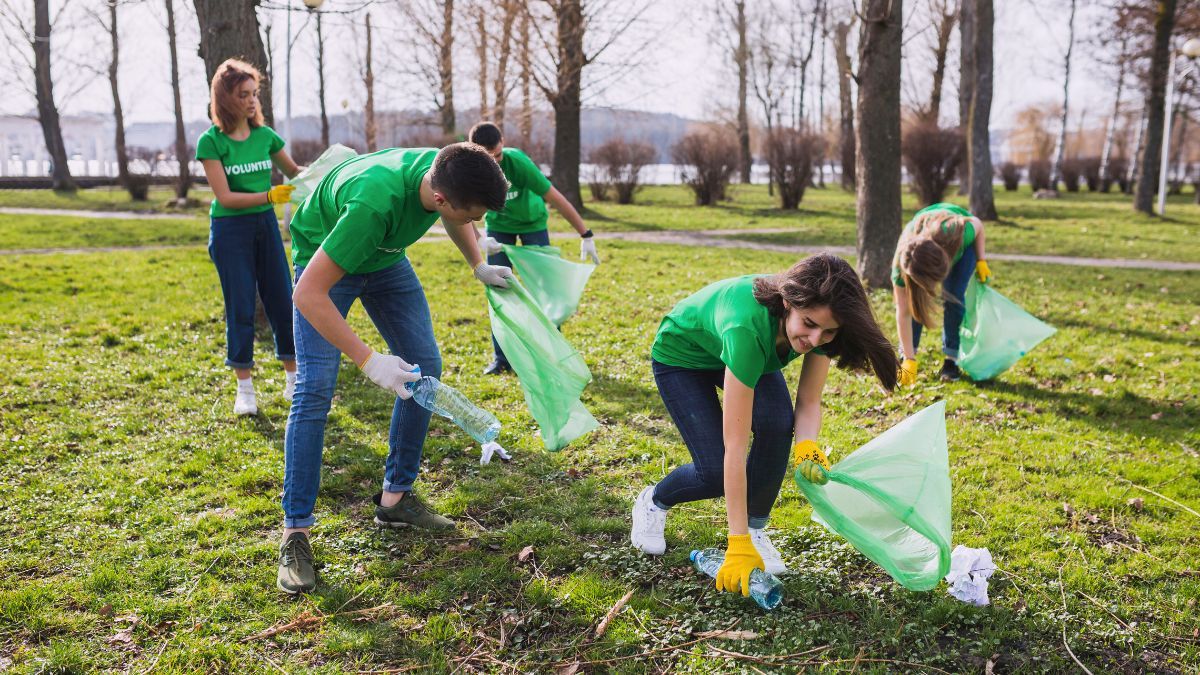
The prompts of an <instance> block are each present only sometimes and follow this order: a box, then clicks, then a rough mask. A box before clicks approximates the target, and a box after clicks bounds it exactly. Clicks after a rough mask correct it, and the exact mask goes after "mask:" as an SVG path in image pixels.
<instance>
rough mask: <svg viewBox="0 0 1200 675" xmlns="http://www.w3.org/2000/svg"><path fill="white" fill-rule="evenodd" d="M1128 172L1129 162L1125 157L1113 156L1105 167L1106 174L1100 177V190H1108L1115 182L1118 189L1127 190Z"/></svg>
mask: <svg viewBox="0 0 1200 675" xmlns="http://www.w3.org/2000/svg"><path fill="white" fill-rule="evenodd" d="M1128 172H1129V162H1128V161H1127V160H1126V159H1125V158H1124V157H1113V158H1112V159H1110V160H1108V166H1107V167H1105V169H1104V175H1103V176H1101V177H1100V191H1101V192H1108V191H1109V190H1111V189H1112V186H1113V184H1114V183H1115V184H1116V185H1117V189H1118V190H1120V191H1121V192H1125V191H1126V187H1127V185H1128V183H1129V181H1128V180H1126V174H1127V173H1128Z"/></svg>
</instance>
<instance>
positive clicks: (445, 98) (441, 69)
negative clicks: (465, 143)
mask: <svg viewBox="0 0 1200 675" xmlns="http://www.w3.org/2000/svg"><path fill="white" fill-rule="evenodd" d="M438 77H439V78H440V80H441V83H442V110H441V119H442V133H443V134H445V135H447V136H453V135H454V132H455V130H456V129H457V127H458V122H457V121H456V120H455V117H454V0H443V2H442V50H441V54H440V57H439V58H438Z"/></svg>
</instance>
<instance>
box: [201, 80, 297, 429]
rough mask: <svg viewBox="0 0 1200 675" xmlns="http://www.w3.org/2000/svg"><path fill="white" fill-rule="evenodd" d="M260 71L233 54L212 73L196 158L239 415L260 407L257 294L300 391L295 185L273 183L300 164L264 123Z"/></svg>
mask: <svg viewBox="0 0 1200 675" xmlns="http://www.w3.org/2000/svg"><path fill="white" fill-rule="evenodd" d="M259 79H260V76H259V73H258V71H257V70H256V69H255V68H254V66H251V65H250V64H248V63H245V62H242V61H238V60H237V59H229V60H227V61H225V62H224V63H222V64H221V65H220V66H219V67H218V68H217V72H216V73H215V74H213V79H212V92H211V93H212V98H211V102H210V104H209V106H210V107H209V116H210V117H211V118H212V123H213V126H211V127H209V128H208V130H207V131H205V132H204V133H203V134H201V136H200V139H199V140H198V141H196V159H197V160H199V161H200V163H201V164H202V165H203V166H204V175H205V176H207V178H208V185H209V187H211V188H212V191H213V196H214V197H215V199H213V202H212V206H211V207H210V208H209V216H210V220H211V229H210V232H209V239H208V253H209V257H211V258H212V261H213V264H214V265H216V268H217V276H218V277H220V280H221V294H222V295H223V296H224V299H225V347H226V357H225V365H227V366H230V367H231V368H233V370H234V373H235V375H236V376H237V396H236V398H235V399H234V404H233V412H234V414H236V415H257V414H258V401H257V398H256V396H255V393H254V381H253V380H252V379H251V373H252V370H251V369H252V368H254V313H255V296H256V295H257V296H259V297H261V298H262V303H263V309H264V310H265V311H266V315H267V320H268V321H270V323H271V330H272V332H274V334H275V356H276V357H277V358H279V360H281V361H282V362H283V368H284V371H285V373H286V375H285V377H286V383H285V385H284V390H283V396H284V398H286V399H287V400H289V401H290V400H291V399H292V394H293V392H294V390H295V382H296V347H295V344H294V341H293V336H292V277H291V273H290V272H289V271H288V261H287V255H286V254H285V253H284V250H283V240H282V238H281V237H280V234H279V222H278V221H277V220H276V218H275V206H274V205H275V204H282V203H284V202H286V201H287V200H288V199H289V198H290V197H291V194H292V186H290V185H276V186H274V187H272V186H271V168H272V167H275V168H277V169H279V170H280V171H281V172H283V174H284V175H285V176H288V177H289V178H290V177H293V176H295V175H296V174H297V173H299V172H300V168H299V167H297V166H296V163H295V162H293V161H292V158H291V157H289V156H288V153H287V151H286V150H284V149H283V145H284V143H283V139H281V138H280V137H279V135H278V134H276V133H275V131H274V130H272V129H271V127H268V126H266V125H265V124H264V123H263V114H262V107H261V106H260V105H259V101H258V82H259Z"/></svg>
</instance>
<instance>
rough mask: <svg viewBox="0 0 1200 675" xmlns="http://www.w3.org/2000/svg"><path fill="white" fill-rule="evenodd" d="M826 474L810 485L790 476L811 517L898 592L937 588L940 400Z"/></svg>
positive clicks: (941, 497) (945, 486)
mask: <svg viewBox="0 0 1200 675" xmlns="http://www.w3.org/2000/svg"><path fill="white" fill-rule="evenodd" d="M818 470H819V471H824V469H820V468H818ZM826 475H827V476H828V478H829V482H827V483H825V484H824V485H817V484H816V483H811V482H809V481H808V480H807V479H805V478H804V477H803V476H801V474H800V470H799V469H797V470H796V474H795V480H796V485H797V486H798V487H799V488H800V491H801V492H803V493H804V496H805V497H807V498H808V501H809V503H811V504H812V508H813V514H812V519H813V520H814V521H816V522H818V523H820V524H821V525H824V526H825V528H826V529H828V530H829V531H831V532H834V533H836V534H839V535H841V536H843V537H845V538H846V540H847V541H849V542H850V543H851V544H852V545H853V546H854V548H856V549H858V550H859V552H860V553H862V554H863V555H865V556H867V557H868V558H870V559H871V560H873V561H875V562H876V563H877V564H878V565H879V566H880V567H882V568H883V569H885V570H887V573H888V574H890V575H892V578H893V579H895V580H896V581H898V582H900V584H901V585H902V586H904V587H905V588H907V589H909V590H913V591H927V590H929V589H931V588H933V587H934V586H937V584H938V581H940V580H941V579H942V577H944V576H946V573H947V572H948V571H949V570H950V463H949V457H948V455H947V451H946V402H945V401H939V402H937V403H934V404H933V405H931V406H929V407H927V408H925V409H924V410H922V411H920V412H918V413H916V414H914V415H912V416H910V417H908V418H907V419H905V420H904V421H903V422H901V423H900V424H897V425H896V426H894V427H892V428H891V429H888V430H887V431H885V432H883V433H882V434H880V435H879V436H877V437H876V438H875V439H874V440H872V441H871V442H870V443H867V444H866V445H864V446H862V447H861V448H859V449H858V450H855V451H854V452H853V453H851V454H850V455H849V456H847V457H846V458H845V459H843V460H842V461H840V462H838V463H837V464H835V465H833V469H832V470H831V471H828V472H826Z"/></svg>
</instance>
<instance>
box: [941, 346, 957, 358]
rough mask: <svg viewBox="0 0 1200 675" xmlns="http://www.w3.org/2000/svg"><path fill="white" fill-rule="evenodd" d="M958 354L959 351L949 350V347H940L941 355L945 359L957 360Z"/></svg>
mask: <svg viewBox="0 0 1200 675" xmlns="http://www.w3.org/2000/svg"><path fill="white" fill-rule="evenodd" d="M958 352H959V350H957V349H950V348H949V347H942V353H943V354H945V355H946V358H949V359H953V360H955V361H957V360H958Z"/></svg>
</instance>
